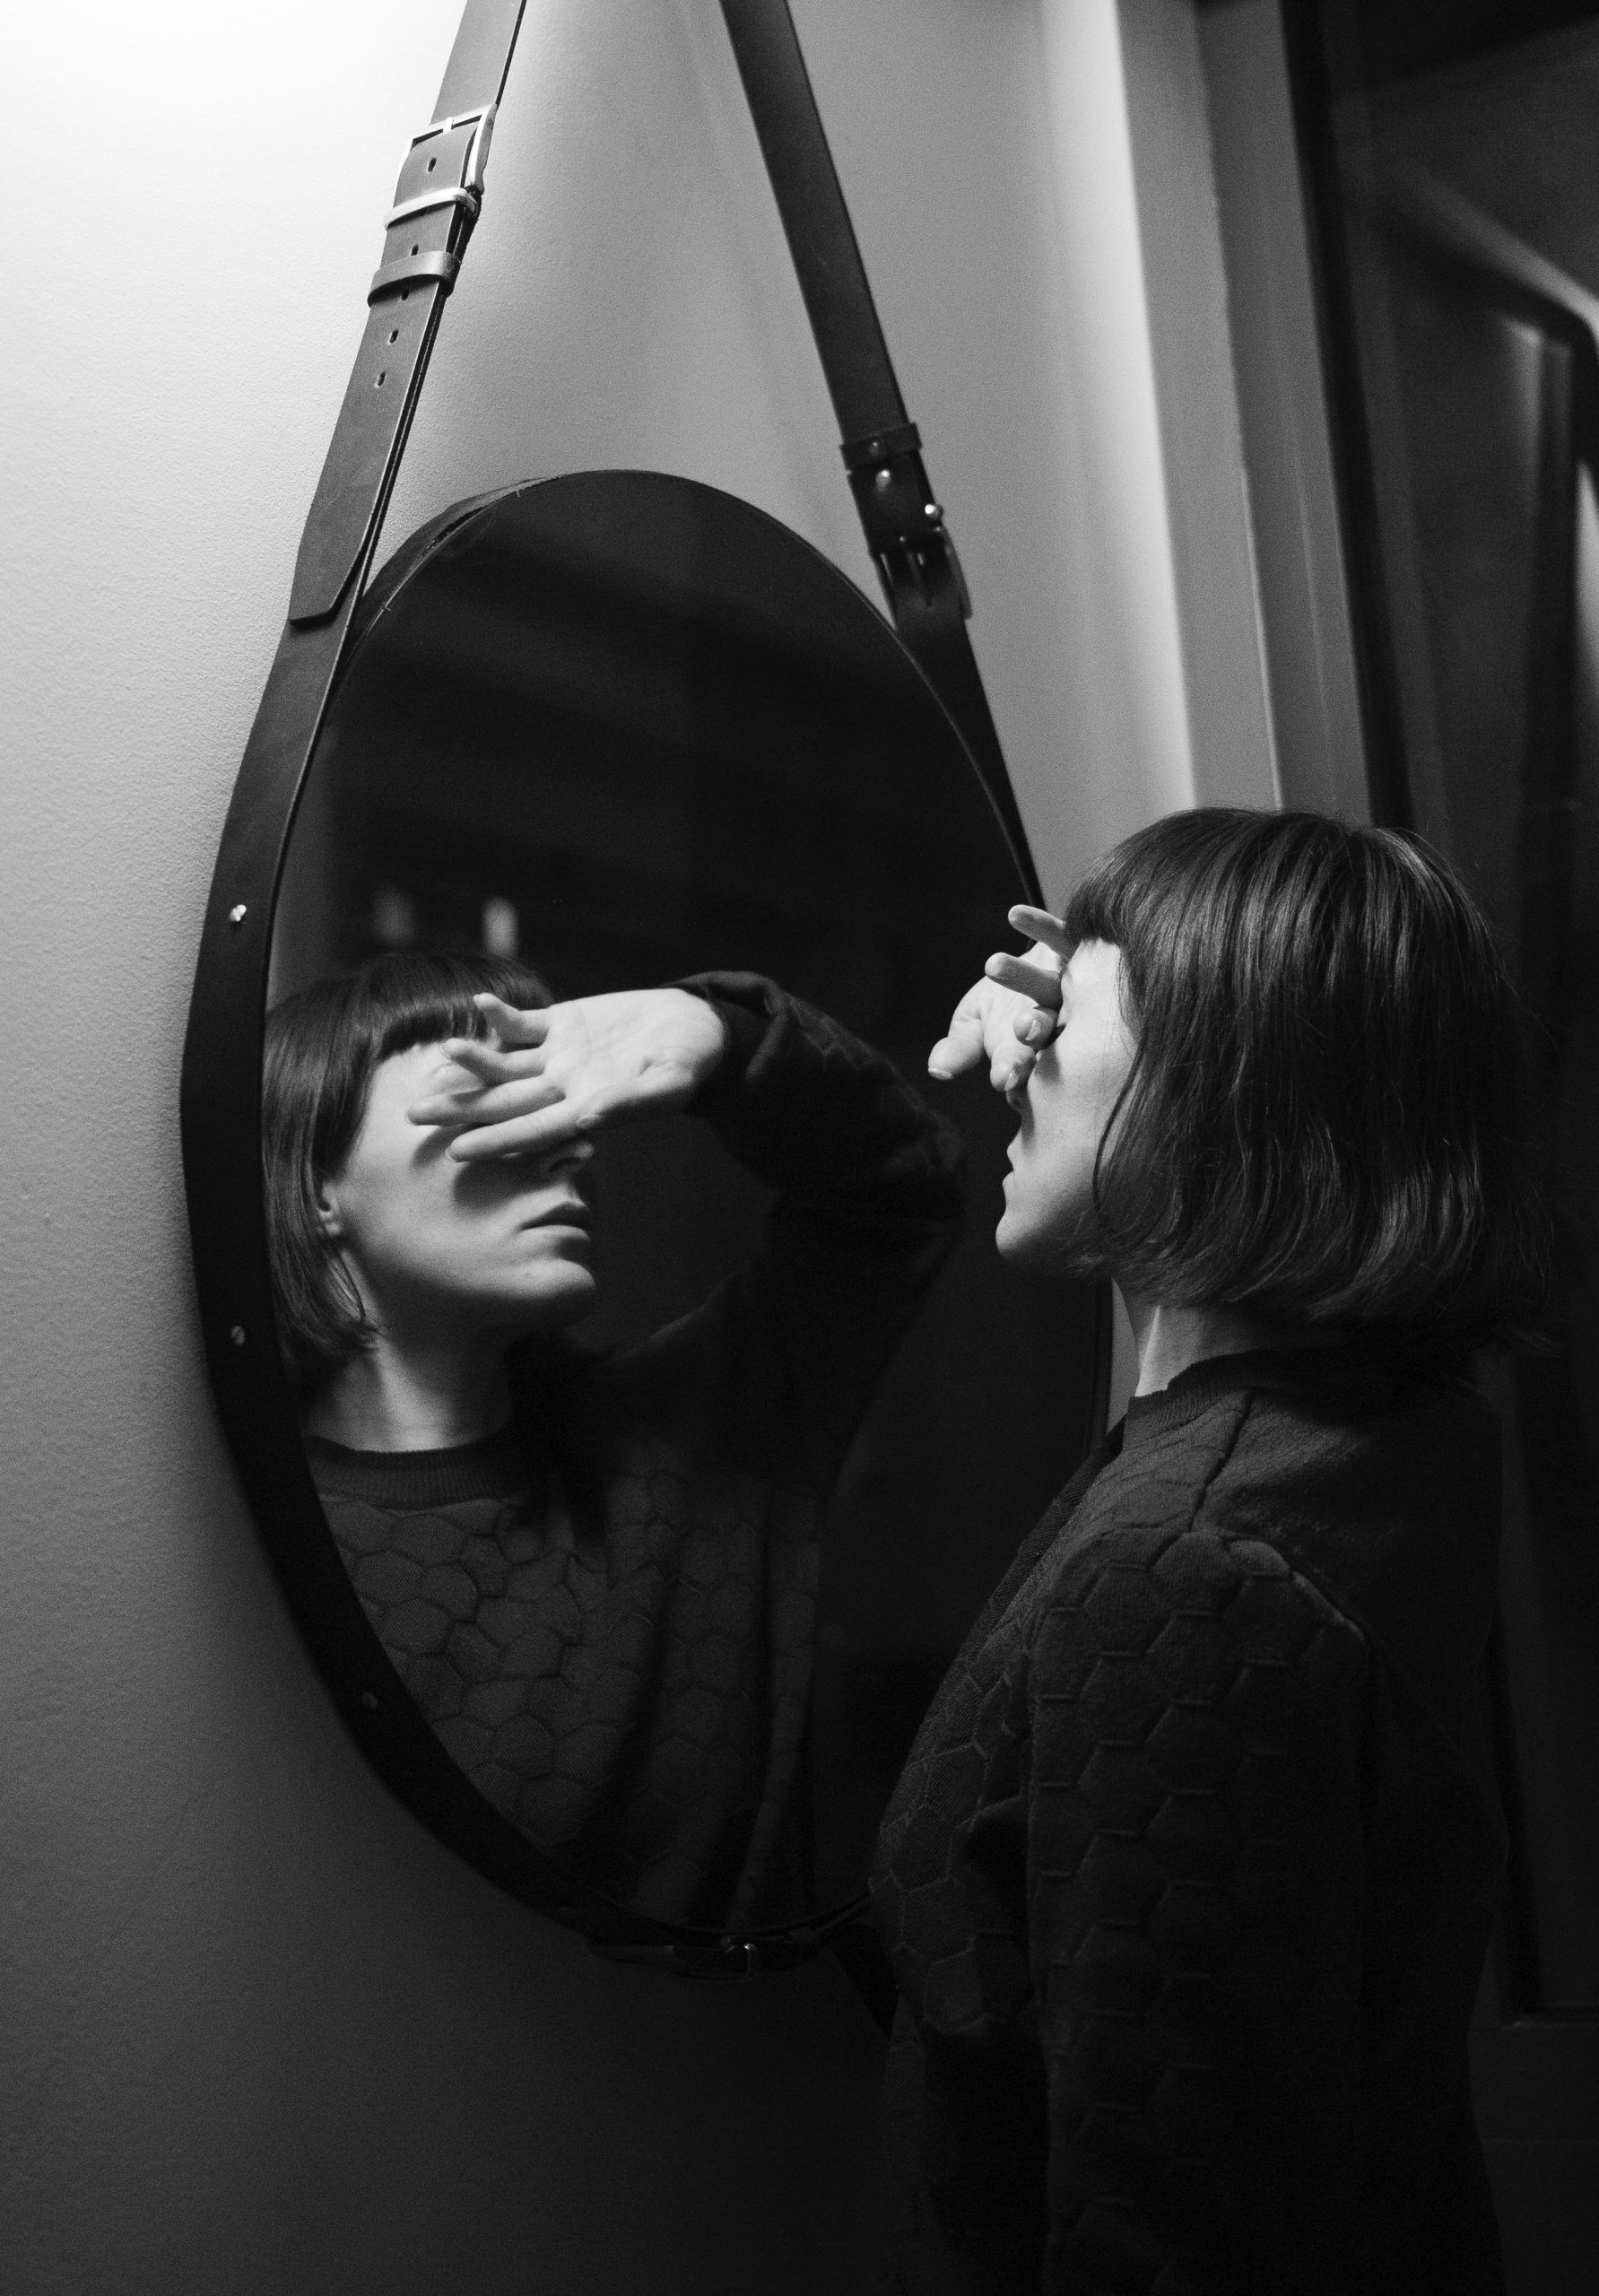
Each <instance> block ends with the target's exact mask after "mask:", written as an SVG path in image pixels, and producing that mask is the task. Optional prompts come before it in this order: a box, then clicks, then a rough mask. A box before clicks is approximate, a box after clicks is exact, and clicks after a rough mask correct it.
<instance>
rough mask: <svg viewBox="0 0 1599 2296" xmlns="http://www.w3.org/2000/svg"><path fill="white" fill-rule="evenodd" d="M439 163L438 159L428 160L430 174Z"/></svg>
mask: <svg viewBox="0 0 1599 2296" xmlns="http://www.w3.org/2000/svg"><path fill="white" fill-rule="evenodd" d="M438 165H439V162H438V161H437V160H430V161H428V173H429V174H430V175H431V174H432V172H433V170H434V169H435V168H436V167H437V166H438Z"/></svg>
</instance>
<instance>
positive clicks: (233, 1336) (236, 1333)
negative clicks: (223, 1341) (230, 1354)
mask: <svg viewBox="0 0 1599 2296" xmlns="http://www.w3.org/2000/svg"><path fill="white" fill-rule="evenodd" d="M228 1336H229V1338H230V1340H231V1341H232V1342H233V1344H234V1346H235V1347H242V1346H243V1345H244V1326H243V1325H242V1324H235V1325H234V1326H233V1328H232V1330H231V1331H230V1333H229V1334H228Z"/></svg>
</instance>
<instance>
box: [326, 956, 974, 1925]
mask: <svg viewBox="0 0 1599 2296" xmlns="http://www.w3.org/2000/svg"><path fill="white" fill-rule="evenodd" d="M685 986H688V987H692V988H695V989H696V990H698V992H699V993H700V994H703V995H705V996H708V997H709V998H710V1000H711V1001H712V1002H713V1003H714V1004H715V1005H716V1007H717V1012H718V1013H720V1015H721V1017H722V1020H723V1022H724V1024H725V1026H726V1031H727V1049H726V1053H725V1055H724V1057H723V1060H722V1062H721V1064H720V1065H719V1066H718V1068H717V1073H716V1074H715V1075H714V1076H713V1078H712V1079H711V1080H710V1082H709V1083H708V1085H707V1086H706V1087H705V1088H704V1089H703V1090H702V1091H701V1092H700V1095H699V1096H698V1098H697V1100H696V1101H695V1103H694V1105H693V1113H695V1114H697V1115H700V1116H702V1117H704V1118H706V1119H707V1120H708V1122H709V1123H710V1124H711V1125H712V1126H714V1127H715V1129H716V1130H717V1134H718V1135H720V1137H721V1139H722V1141H723V1143H724V1144H726V1147H727V1148H729V1149H730V1150H731V1152H733V1153H734V1155H735V1156H737V1157H738V1158H739V1159H740V1161H742V1162H743V1164H744V1165H745V1166H746V1167H747V1168H748V1169H750V1170H752V1171H753V1172H754V1173H756V1174H757V1175H758V1177H759V1178H761V1179H762V1180H765V1181H766V1182H768V1183H769V1185H770V1186H771V1187H774V1188H775V1189H776V1191H777V1195H776V1200H775V1202H774V1204H773V1205H772V1207H771V1210H770V1212H769V1214H768V1218H767V1223H766V1229H765V1234H764V1238H763V1241H762V1245H761V1248H760V1250H759V1252H758V1253H757V1255H756V1256H755V1258H754V1259H753V1261H752V1264H751V1265H749V1266H747V1267H746V1268H745V1269H743V1271H742V1272H741V1273H740V1274H738V1275H736V1276H734V1278H733V1279H732V1280H731V1281H730V1282H728V1283H725V1284H723V1285H722V1286H720V1287H719V1289H718V1290H717V1291H716V1292H715V1293H714V1294H713V1295H712V1296H711V1297H710V1298H709V1299H708V1300H706V1301H705V1302H704V1303H703V1304H702V1305H701V1306H700V1308H699V1309H696V1310H695V1311H694V1312H693V1313H692V1314H691V1315H689V1316H687V1317H684V1318H682V1319H681V1320H680V1321H678V1322H676V1323H674V1324H673V1325H672V1326H669V1327H668V1328H667V1329H666V1330H665V1331H662V1332H659V1333H657V1334H656V1335H654V1337H652V1338H651V1339H649V1340H647V1341H646V1342H645V1343H644V1344H641V1345H640V1346H638V1347H635V1348H631V1349H629V1350H627V1351H626V1352H621V1353H618V1354H616V1355H614V1356H612V1357H610V1358H609V1359H605V1360H602V1361H597V1362H596V1361H590V1360H586V1359H583V1358H581V1357H578V1356H562V1355H561V1354H559V1353H555V1354H553V1355H551V1354H546V1355H545V1356H544V1357H543V1359H542V1361H540V1362H539V1364H538V1366H537V1369H536V1375H525V1376H524V1377H523V1378H521V1379H520V1381H519V1382H518V1383H517V1388H516V1395H515V1400H516V1405H517V1424H516V1426H515V1427H514V1428H513V1429H511V1430H508V1431H507V1432H506V1433H505V1434H504V1435H501V1436H497V1437H494V1438H491V1439H490V1440H489V1441H487V1442H483V1443H477V1444H471V1445H467V1446H465V1447H462V1448H457V1449H454V1450H450V1451H444V1452H425V1453H413V1452H399V1453H383V1452H355V1451H351V1450H348V1449H345V1448H343V1447H341V1446H339V1445H336V1444H333V1443H328V1442H324V1441H320V1440H317V1439H312V1440H311V1441H310V1442H309V1445H308V1449H309V1457H310V1463H311V1469H312V1474H313V1476H314V1479H315V1481H316V1483H317V1490H318V1492H320V1494H321V1497H322V1501H323V1507H324V1510H325V1512H326V1516H327V1519H328V1522H329V1525H330V1526H331V1528H332V1530H333V1534H334V1537H335V1541H336V1542H337V1544H338V1548H339V1552H340V1554H341V1556H342V1557H343V1561H344V1564H345V1568H346V1570H348V1572H349V1574H350V1577H351V1578H352V1581H353V1583H354V1586H355V1588H356V1591H357V1593H358V1594H359V1596H360V1597H361V1604H362V1606H363V1608H364V1609H365V1612H366V1614H367V1617H368V1619H369V1622H370V1623H371V1624H372V1626H373V1627H374V1629H375V1630H376V1631H377V1633H378V1639H379V1640H380V1641H381V1642H382V1644H383V1646H384V1648H385V1650H386V1652H387V1656H388V1657H389V1659H390V1661H391V1662H392V1664H393V1665H394V1666H395V1669H396V1671H397V1672H398V1674H399V1675H400V1677H401V1680H402V1681H403V1682H404V1684H405V1687H406V1689H407V1690H408V1691H409V1692H410V1694H411V1696H412V1698H413V1700H415V1702H416V1704H417V1705H418V1706H419V1707H420V1708H421V1711H422V1713H423V1714H424V1716H425V1717H426V1718H427V1719H428V1721H429V1722H430V1724H431V1726H432V1727H433V1729H434V1732H435V1734H436V1735H437V1736H438V1737H439V1740H440V1741H441V1742H442V1744H444V1746H445V1748H446V1750H447V1751H448V1752H449V1753H450V1754H451V1755H452V1756H453V1757H454V1759H455V1761H456V1763H457V1764H458V1765H459V1767H460V1768H461V1769H462V1770H464V1771H465V1774H466V1776H467V1777H468V1778H469V1779H471V1780H472V1782H473V1783H474V1785H475V1786H476V1787H477V1788H478V1790H479V1791H480V1792H481V1793H482V1794H483V1795H484V1796H486V1797H487V1798H488V1800H489V1801H491V1803H492V1804H493V1805H495V1807H496V1808H497V1809H499V1810H500V1812H501V1813H502V1814H503V1815H505V1816H506V1817H508V1818H509V1819H510V1820H511V1822H513V1823H514V1824H516V1825H517V1826H518V1827H519V1828H521V1830H522V1831H524V1832H525V1833H526V1834H527V1835H528V1836H529V1838H530V1839H533V1840H534V1841H535V1842H536V1843H538V1845H539V1846H540V1847H541V1848H544V1849H547V1850H550V1851H552V1852H554V1853H555V1854H557V1855H558V1856H560V1857H561V1858H562V1859H563V1861H564V1862H565V1863H566V1864H568V1865H569V1866H570V1867H571V1868H573V1869H574V1870H575V1871H577V1872H578V1873H579V1874H581V1876H582V1877H583V1879H584V1880H586V1881H587V1882H588V1883H590V1885H591V1886H593V1887H594V1888H596V1889H598V1890H601V1891H603V1892H605V1893H606V1894H607V1895H609V1896H610V1897H612V1898H613V1899H614V1900H617V1901H618V1902H619V1903H621V1904H623V1905H626V1906H629V1907H630V1908H632V1909H636V1910H638V1911H639V1912H642V1913H646V1914H648V1915H650V1916H652V1917H654V1918H657V1919H661V1920H673V1921H689V1922H697V1923H706V1924H710V1925H714V1926H725V1927H728V1928H742V1927H746V1926H759V1925H760V1924H761V1923H763V1922H765V1923H774V1922H782V1921H788V1920H792V1919H794V1918H796V1917H797V1916H798V1915H799V1914H800V1912H801V1911H802V1909H803V1899H802V1894H801V1892H802V1880H803V1876H802V1873H801V1828H800V1824H799V1808H798V1805H799V1794H798V1787H799V1784H800V1779H801V1770H802V1752H803V1747H804V1726H805V1717H806V1711H807V1706H808V1700H809V1692H810V1678H811V1665H812V1648H813V1633H814V1627H815V1606H816V1585H817V1570H818V1544H817V1542H818V1532H819V1524H820V1516H821V1508H822V1505H823V1503H824V1501H825V1500H826V1497H827V1495H828V1492H829V1491H830V1488H831V1486H832V1483H834V1481H835V1480H836V1478H837V1475H838V1472H839V1466H840V1465H841V1463H842V1460H843V1457H844V1453H845V1450H846V1448H847V1446H848V1443H849V1441H850V1439H851V1437H852V1435H853V1433H854V1431H855V1429H856V1424H857V1422H858V1421H859V1419H860V1416H861V1414H862V1413H863V1411H864V1410H865V1405H866V1404H867V1402H868V1401H869V1400H870V1397H871V1396H872V1393H873V1389H874V1387H875V1386H876V1384H877V1381H878V1379H879V1378H880V1377H881V1375H882V1371H883V1370H884V1369H885V1367H886V1365H887V1363H888V1361H889V1360H890V1358H891V1355H892V1353H893V1352H894V1350H895V1348H896V1346H897V1345H898V1344H899V1339H900V1338H901V1337H902V1335H904V1333H905V1331H906V1330H907V1328H908V1326H909V1324H910V1323H911V1321H912V1319H913V1318H914V1317H915V1315H916V1313H917V1309H918V1308H919V1306H920V1304H921V1302H922V1300H924V1298H925V1297H926V1292H927V1291H928V1289H929V1287H930V1285H931V1284H932V1282H933V1279H934V1275H935V1274H936V1273H937V1270H938V1268H939V1265H940V1264H941V1262H942V1260H943V1257H944V1255H945V1253H946V1251H947V1249H948V1248H949V1246H950V1244H951V1243H952V1240H953V1238H954V1234H955V1231H956V1228H957V1225H958V1223H959V1220H960V1211H961V1205H962V1195H961V1188H960V1160H961V1153H962V1152H961V1148H960V1142H959V1139H958V1138H957V1136H956V1135H954V1134H953V1133H952V1132H951V1131H950V1130H949V1129H948V1127H947V1126H944V1125H943V1124H942V1123H940V1122H939V1121H938V1120H937V1119H936V1118H934V1116H933V1114H932V1112H931V1111H930V1110H929V1109H927V1108H926V1105H925V1104H924V1103H923V1102H922V1101H921V1100H919V1099H918V1098H917V1095H916V1094H915V1093H914V1092H912V1091H910V1090H909V1089H908V1087H907V1086H906V1085H905V1084H903V1083H901V1082H900V1080H899V1076H898V1074H896V1072H895V1071H894V1069H893V1067H892V1066H891V1064H890V1063H889V1062H888V1061H887V1060H885V1059H884V1058H883V1057H882V1056H881V1055H880V1054H878V1053H876V1052H874V1051H873V1050H872V1049H871V1048H869V1047H868V1046H866V1045H865V1044H863V1043H861V1042H860V1041H859V1040H858V1039H856V1038H854V1037H852V1036H850V1035H848V1034H847V1032H846V1031H844V1030H843V1029H841V1028H839V1026H838V1025H837V1023H836V1022H832V1021H830V1020H829V1019H828V1018H827V1017H826V1016H825V1015H824V1014H822V1013H818V1012H816V1011H815V1010H813V1008H812V1007H810V1006H808V1005H804V1004H801V1003H800V1002H799V1001H798V1000H797V999H795V998H793V997H790V996H786V994H785V993H784V992H783V991H782V990H781V989H779V988H778V987H776V986H775V985H774V984H773V983H771V982H769V981H766V980H763V979H760V978H757V977H755V976H752V975H746V974H737V973H717V974H708V975H705V976H703V977H702V978H699V979H697V980H695V981H691V982H689V983H686V984H685Z"/></svg>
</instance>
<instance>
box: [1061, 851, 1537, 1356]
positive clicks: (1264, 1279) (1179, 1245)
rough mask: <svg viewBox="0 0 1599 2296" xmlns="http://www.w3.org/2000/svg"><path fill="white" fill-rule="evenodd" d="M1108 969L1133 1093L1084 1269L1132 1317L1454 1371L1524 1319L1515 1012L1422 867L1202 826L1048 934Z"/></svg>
mask: <svg viewBox="0 0 1599 2296" xmlns="http://www.w3.org/2000/svg"><path fill="white" fill-rule="evenodd" d="M1065 926H1066V930H1067V932H1068V933H1069V934H1071V935H1073V938H1074V939H1076V940H1078V941H1088V940H1098V941H1109V942H1114V943H1115V944H1116V945H1117V948H1118V949H1119V950H1120V952H1121V955H1122V968H1123V970H1122V979H1123V994H1124V998H1125V1005H1126V1008H1127V1009H1126V1018H1127V1022H1128V1025H1129V1027H1130V1028H1131V1030H1132V1031H1133V1032H1134V1036H1135V1038H1136V1040H1137V1052H1136V1057H1135V1058H1134V1064H1133V1068H1132V1072H1131V1074H1129V1076H1128V1079H1127V1082H1126V1084H1125V1087H1124V1089H1123V1091H1122V1094H1121V1098H1120V1100H1118V1102H1117V1110H1116V1113H1115V1114H1114V1115H1113V1117H1112V1119H1111V1121H1110V1123H1109V1125H1108V1126H1107V1129H1106V1134H1105V1137H1104V1140H1103V1141H1102V1142H1101V1144H1100V1148H1099V1159H1098V1162H1097V1166H1096V1170H1095V1182H1094V1200H1095V1205H1096V1212H1097V1221H1096V1228H1097V1233H1096V1234H1095V1236H1094V1238H1093V1239H1092V1240H1091V1245H1090V1248H1089V1256H1090V1257H1091V1261H1092V1263H1093V1265H1095V1266H1096V1267H1098V1268H1100V1269H1102V1270H1104V1271H1105V1272H1110V1271H1111V1270H1114V1272H1115V1274H1116V1276H1117V1281H1118V1283H1121V1284H1122V1285H1123V1286H1124V1287H1125V1289H1126V1290H1127V1291H1131V1292H1133V1293H1134V1294H1135V1295H1137V1296H1140V1297H1143V1298H1146V1299H1149V1300H1159V1301H1160V1302H1162V1303H1169V1304H1171V1305H1173V1306H1189V1307H1199V1306H1206V1307H1227V1308H1232V1309H1240V1310H1243V1311H1246V1312H1247V1313H1250V1314H1253V1315H1256V1316H1259V1317H1261V1318H1264V1319H1266V1320H1268V1321H1270V1322H1272V1323H1275V1324H1281V1325H1286V1326H1316V1327H1320V1328H1322V1329H1325V1330H1330V1331H1342V1332H1347V1333H1348V1334H1349V1335H1351V1336H1353V1335H1356V1334H1361V1335H1367V1336H1369V1337H1370V1338H1371V1339H1374V1340H1381V1341H1383V1342H1385V1343H1386V1344H1389V1345H1391V1346H1393V1347H1395V1348H1396V1349H1398V1350H1400V1351H1402V1352H1404V1353H1406V1354H1409V1355H1412V1356H1421V1357H1426V1358H1429V1359H1431V1360H1433V1361H1438V1360H1444V1361H1451V1362H1455V1363H1460V1362H1464V1361H1465V1360H1466V1359H1467V1358H1469V1357H1470V1356H1471V1355H1473V1354H1474V1353H1475V1352H1476V1351H1477V1350H1478V1349H1479V1348H1482V1347H1485V1346H1490V1345H1494V1344H1503V1343H1505V1342H1506V1341H1508V1340H1509V1339H1511V1338H1514V1337H1516V1336H1517V1335H1522V1334H1524V1333H1525V1331H1526V1330H1527V1329H1528V1327H1529V1326H1530V1324H1531V1323H1532V1321H1533V1320H1534V1318H1535V1317H1536V1314H1537V1311H1538V1308H1539V1305H1540V1302H1541V1300H1542V1296H1543V1278H1544V1265H1545V1257H1546V1255H1545V1245H1544V1228H1543V1218H1542V1215H1541V1213H1540V1212H1539V1209H1538V1206H1537V1203H1536V1199H1535V1197H1534V1191H1533V1187H1532V1185H1531V1179H1530V1172H1529V1157H1528V1152H1527V1106H1526V1093H1525V1084H1524V1066H1525V1062H1524V1054H1523V1049H1522V1043H1521V1033H1520V1027H1519V1014H1518V1009H1517V1005H1516V997H1515V995H1514V992H1513V990H1512V989H1511V987H1510V984H1509V982H1508V978H1507V977H1506V974H1505V970H1504V968H1503V966H1502V965H1501V963H1500V961H1499V957H1498V954H1497V953H1496V952H1495V949H1494V946H1493V943H1492V941H1491V939H1490V935H1489V932H1488V927H1487V926H1486V925H1485V924H1484V922H1483V920H1482V916H1481V915H1480V914H1479V912H1478V910H1477V909H1476V907H1475V905H1474V903H1473V901H1472V900H1471V898H1470V896H1469V895H1468V894H1467V893H1466V891H1464V887H1463V886H1462V885H1461V883H1460V882H1459V880H1458V879H1457V878H1456V876H1455V875H1454V874H1453V873H1452V872H1451V871H1450V870H1449V869H1448V868H1447V866H1446V865H1445V864H1444V863H1443V862H1442V861H1440V860H1439V858H1438V856H1437V855H1436V854H1434V853H1432V852H1431V851H1430V849H1429V848H1427V847H1426V846H1425V845H1424V844H1422V843H1421V840H1420V839H1417V838H1415V837H1412V836H1410V835H1408V834H1403V833H1401V832H1399V831H1394V830H1380V829H1361V828H1356V829H1351V828H1346V827H1344V826H1343V824H1341V823H1339V822H1334V821H1328V820H1325V819H1324V818H1322V817H1321V816H1319V815H1317V814H1313V813H1246V812H1242V811H1234V810H1231V809H1223V808H1221V807H1214V808H1212V807H1205V808H1201V809H1200V810H1198V811H1195V812H1193V813H1177V814H1173V815H1171V816H1170V817H1169V819H1167V820H1164V821H1160V822H1155V823H1154V824H1153V825H1152V826H1151V828H1149V829H1145V830H1141V831H1139V832H1138V833H1137V834H1136V835H1135V836H1133V837H1130V838H1128V839H1125V842H1124V843H1123V844H1121V845H1118V846H1117V848H1115V850H1114V851H1113V852H1111V853H1109V854H1108V855H1107V856H1106V857H1105V858H1104V859H1103V860H1102V861H1100V862H1099V863H1098V864H1097V865H1096V866H1095V867H1094V868H1093V869H1092V870H1091V871H1090V873H1089V874H1088V876H1087V877H1086V878H1085V879H1084V881H1083V882H1082V884H1081V885H1079V887H1078V888H1077V891H1075V893H1074V894H1073V897H1072V900H1071V901H1070V903H1069V905H1068V907H1067V909H1066V913H1065Z"/></svg>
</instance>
